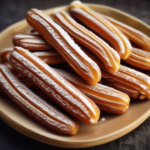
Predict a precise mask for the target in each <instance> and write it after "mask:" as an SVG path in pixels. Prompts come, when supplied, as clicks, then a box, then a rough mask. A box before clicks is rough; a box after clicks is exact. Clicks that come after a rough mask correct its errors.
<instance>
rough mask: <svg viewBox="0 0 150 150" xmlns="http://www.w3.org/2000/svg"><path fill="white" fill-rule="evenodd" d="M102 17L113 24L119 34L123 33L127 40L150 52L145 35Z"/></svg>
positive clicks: (149, 41)
mask: <svg viewBox="0 0 150 150" xmlns="http://www.w3.org/2000/svg"><path fill="white" fill-rule="evenodd" d="M103 17H104V18H106V19H107V20H108V21H110V22H111V23H112V24H114V25H115V26H116V27H117V28H118V29H119V30H120V31H121V32H123V33H124V34H125V35H126V36H127V38H128V39H129V40H131V41H132V42H134V43H135V44H137V45H139V46H140V47H142V48H143V49H144V50H145V51H149V52H150V38H149V37H148V36H147V35H145V34H144V33H142V32H141V31H139V30H136V29H134V28H132V27H130V26H128V25H126V24H124V23H121V22H119V21H117V20H115V19H113V18H111V17H108V16H104V15H103ZM149 35H150V32H149Z"/></svg>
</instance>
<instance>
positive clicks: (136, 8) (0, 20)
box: [0, 0, 150, 32]
mask: <svg viewBox="0 0 150 150" xmlns="http://www.w3.org/2000/svg"><path fill="white" fill-rule="evenodd" d="M70 2H71V0H0V32H1V31H2V30H4V29H5V28H6V27H8V26H9V25H11V24H13V23H15V22H17V21H20V20H22V19H24V18H25V15H26V12H27V11H28V10H30V9H31V8H38V9H42V10H44V9H49V8H52V7H57V6H61V5H67V4H69V3H70ZM82 2H84V3H96V4H101V5H107V6H111V7H114V8H117V9H119V10H122V11H124V12H127V13H129V14H131V15H133V16H135V17H137V18H139V19H141V20H143V21H144V22H145V23H147V24H149V25H150V19H149V18H150V0H82Z"/></svg>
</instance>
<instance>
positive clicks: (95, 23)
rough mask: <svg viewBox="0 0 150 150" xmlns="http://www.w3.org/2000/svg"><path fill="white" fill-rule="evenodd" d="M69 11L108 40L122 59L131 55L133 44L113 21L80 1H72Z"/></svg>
mask: <svg viewBox="0 0 150 150" xmlns="http://www.w3.org/2000/svg"><path fill="white" fill-rule="evenodd" d="M69 12H70V14H71V16H72V17H73V18H75V19H76V20H78V21H79V22H81V23H82V24H84V25H85V26H86V27H88V28H89V29H90V30H92V31H93V32H95V33H96V34H97V35H99V36H101V37H103V38H104V39H105V40H106V41H108V43H110V44H111V45H112V46H113V47H114V49H115V50H116V51H117V52H118V53H119V55H120V57H121V58H122V59H127V58H128V57H129V55H130V53H131V51H132V46H131V44H130V42H129V40H128V39H127V38H126V37H125V36H124V35H123V34H122V33H121V32H120V31H119V30H118V29H117V28H116V27H115V26H114V25H113V24H112V23H110V22H109V21H107V20H106V19H104V18H103V17H101V16H100V15H98V14H97V13H96V12H94V11H93V10H91V9H90V8H89V7H87V6H86V5H84V4H83V3H81V2H80V1H74V2H72V3H71V4H70V7H69Z"/></svg>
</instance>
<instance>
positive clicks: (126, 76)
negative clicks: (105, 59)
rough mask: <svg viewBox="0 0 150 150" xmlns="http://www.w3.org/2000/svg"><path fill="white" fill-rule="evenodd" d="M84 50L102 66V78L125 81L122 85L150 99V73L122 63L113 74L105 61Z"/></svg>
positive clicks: (141, 97) (143, 97) (141, 96)
mask: <svg viewBox="0 0 150 150" xmlns="http://www.w3.org/2000/svg"><path fill="white" fill-rule="evenodd" d="M82 50H83V51H84V52H85V53H86V54H87V55H88V56H89V57H90V58H92V59H93V60H94V61H95V62H96V63H97V64H98V65H99V66H100V67H101V72H102V78H107V79H109V78H110V79H114V80H116V82H118V81H119V82H120V83H123V85H122V86H124V84H125V85H127V86H130V87H132V88H134V89H135V90H137V91H138V92H139V93H140V97H139V98H140V99H145V98H148V99H150V77H149V76H148V75H146V74H144V73H142V72H139V71H136V70H134V69H131V68H129V67H126V66H123V65H120V68H119V70H118V71H117V72H116V73H114V74H112V73H110V72H108V71H107V70H106V69H105V67H104V65H103V63H102V62H101V61H100V60H99V59H98V57H96V55H94V54H93V53H91V52H90V51H89V50H87V49H85V48H84V49H83V48H82ZM125 88H126V87H125ZM118 90H119V89H118ZM123 92H125V91H123ZM127 94H128V93H127Z"/></svg>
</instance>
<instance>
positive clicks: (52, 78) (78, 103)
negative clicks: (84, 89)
mask: <svg viewBox="0 0 150 150" xmlns="http://www.w3.org/2000/svg"><path fill="white" fill-rule="evenodd" d="M9 62H10V64H11V65H12V66H13V67H14V68H16V69H17V70H18V71H20V72H21V73H23V74H24V75H25V76H27V77H28V78H29V79H30V80H31V81H32V82H33V83H34V84H35V85H37V86H38V87H39V88H41V89H42V90H43V91H44V92H45V93H47V94H48V95H49V96H50V97H51V98H52V99H54V100H55V101H56V102H57V103H58V104H59V105H60V106H61V107H63V108H64V109H65V110H66V111H68V112H69V113H70V114H72V115H73V116H75V117H76V118H78V119H79V120H81V121H83V122H85V123H86V124H91V125H92V124H96V123H97V121H98V119H99V115H100V111H99V109H98V107H97V106H96V105H95V103H94V102H93V101H91V100H90V99H89V98H87V97H86V96H84V95H83V94H82V93H81V92H80V91H78V89H76V88H75V87H74V86H72V85H71V84H70V83H69V82H68V81H66V80H65V79H64V78H62V77H61V76H60V75H59V74H58V73H56V72H55V71H54V70H53V69H52V68H51V67H50V66H48V65H47V64H45V63H44V62H43V61H42V60H40V59H39V58H38V57H36V56H34V55H33V54H32V53H31V52H29V51H27V50H25V49H23V48H21V47H15V48H14V50H13V51H12V52H11V53H10V55H9Z"/></svg>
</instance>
